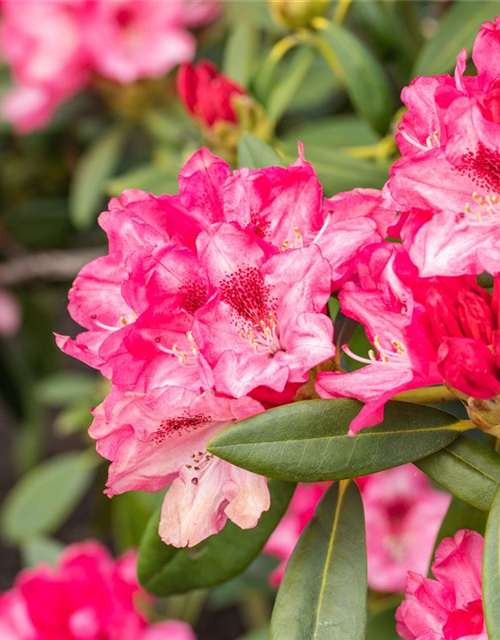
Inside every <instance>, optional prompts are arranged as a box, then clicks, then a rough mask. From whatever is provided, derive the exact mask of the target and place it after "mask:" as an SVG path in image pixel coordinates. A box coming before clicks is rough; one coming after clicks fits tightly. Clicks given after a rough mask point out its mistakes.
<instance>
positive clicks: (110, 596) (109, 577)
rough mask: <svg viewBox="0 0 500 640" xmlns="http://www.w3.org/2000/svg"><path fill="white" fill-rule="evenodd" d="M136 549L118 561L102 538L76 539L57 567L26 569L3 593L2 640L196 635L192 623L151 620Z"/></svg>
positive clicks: (169, 639) (166, 639) (151, 639)
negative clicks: (144, 609)
mask: <svg viewBox="0 0 500 640" xmlns="http://www.w3.org/2000/svg"><path fill="white" fill-rule="evenodd" d="M140 597H142V599H143V600H144V601H145V600H146V598H147V596H146V594H145V593H144V592H142V590H141V589H140V587H139V584H138V582H137V578H136V554H135V553H134V552H129V553H127V554H126V555H125V556H123V557H122V558H120V559H118V560H114V559H113V558H112V557H111V556H110V554H109V552H108V551H107V549H106V548H105V547H104V546H102V545H101V544H100V543H98V542H93V541H87V542H82V543H79V544H74V545H71V546H69V547H67V549H66V550H65V551H64V552H63V554H62V556H61V557H60V559H59V561H58V563H57V567H55V568H54V569H52V568H50V567H48V566H43V565H41V566H38V567H36V568H34V569H26V570H24V571H22V572H21V573H20V574H19V576H18V578H17V580H16V584H15V587H14V588H13V589H12V590H11V591H8V592H6V593H4V594H1V595H0V636H1V637H2V640H41V639H42V638H47V640H48V639H49V638H50V640H160V638H162V640H195V636H194V634H193V632H192V630H191V629H190V628H189V626H188V625H186V624H184V623H182V622H177V621H171V622H164V623H159V624H156V625H152V626H150V625H148V622H147V620H146V619H145V617H144V615H143V613H142V612H141V610H140V608H139V607H138V605H140V602H138V598H140Z"/></svg>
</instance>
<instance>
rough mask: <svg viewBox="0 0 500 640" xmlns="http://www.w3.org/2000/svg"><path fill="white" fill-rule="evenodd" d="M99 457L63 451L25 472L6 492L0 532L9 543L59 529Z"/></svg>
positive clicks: (78, 498)
mask: <svg viewBox="0 0 500 640" xmlns="http://www.w3.org/2000/svg"><path fill="white" fill-rule="evenodd" d="M99 461H100V459H99V458H98V457H97V456H96V455H95V454H94V452H93V451H85V452H84V453H80V452H74V451H73V452H71V453H63V454H60V455H58V456H54V457H53V458H50V459H49V460H46V461H45V462H42V463H41V464H39V465H38V466H37V467H35V468H34V469H32V470H31V471H29V472H28V473H26V474H25V475H24V476H23V477H22V478H21V480H20V481H19V482H18V483H17V484H16V485H15V486H14V488H13V489H12V490H11V491H10V493H9V494H8V495H7V497H6V499H5V502H4V504H3V507H2V511H1V531H2V537H3V538H4V540H5V541H6V542H8V543H10V544H14V543H19V542H22V541H25V540H28V539H29V538H32V537H33V536H36V535H41V534H47V533H51V532H53V531H55V530H56V529H58V528H59V527H60V526H61V525H62V524H63V522H64V521H65V520H66V518H67V517H68V516H69V514H70V513H71V512H72V511H73V509H74V508H75V507H76V505H77V504H78V502H79V501H80V500H81V498H82V496H83V495H84V494H85V492H86V491H87V489H88V488H89V486H90V483H91V482H92V480H93V478H94V475H95V472H96V469H97V464H98V462H99Z"/></svg>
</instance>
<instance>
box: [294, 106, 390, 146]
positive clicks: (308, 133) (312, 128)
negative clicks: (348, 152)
mask: <svg viewBox="0 0 500 640" xmlns="http://www.w3.org/2000/svg"><path fill="white" fill-rule="evenodd" d="M282 139H283V140H284V141H285V143H286V144H287V151H288V152H290V153H291V155H293V154H294V153H296V152H297V142H303V143H304V144H305V145H306V146H307V147H310V148H318V147H319V148H320V149H322V148H325V147H358V146H365V145H373V144H376V143H377V142H378V141H379V140H380V138H379V136H378V135H377V134H376V133H375V132H374V131H373V129H372V128H371V127H370V126H369V125H368V124H367V123H366V122H365V121H364V120H361V118H358V116H355V115H352V114H345V115H344V114H342V115H336V116H329V117H327V118H319V119H318V120H312V121H310V122H309V121H308V122H305V123H302V124H299V125H296V126H294V127H291V128H290V129H287V130H286V132H285V133H284V134H283V135H282Z"/></svg>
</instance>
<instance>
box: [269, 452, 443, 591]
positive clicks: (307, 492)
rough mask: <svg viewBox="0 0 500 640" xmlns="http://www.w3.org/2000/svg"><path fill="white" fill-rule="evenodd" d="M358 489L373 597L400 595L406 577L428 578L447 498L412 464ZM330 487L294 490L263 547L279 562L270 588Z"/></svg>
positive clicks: (360, 483)
mask: <svg viewBox="0 0 500 640" xmlns="http://www.w3.org/2000/svg"><path fill="white" fill-rule="evenodd" d="M356 483H357V484H358V487H359V488H360V490H361V495H362V498H363V506H364V513H365V522H366V547H367V560H368V585H369V586H370V588H371V589H374V590H376V591H385V592H396V591H404V588H405V586H406V576H407V573H408V571H414V572H417V573H427V569H428V568H429V564H430V561H431V556H432V551H433V548H434V542H435V540H436V536H437V533H438V531H439V528H440V526H441V523H442V521H443V518H444V516H445V513H446V511H447V509H448V506H449V503H450V496H449V495H447V494H446V493H443V492H442V491H436V490H435V489H433V487H432V485H431V483H430V481H429V480H428V478H427V477H426V476H425V475H424V474H423V473H422V472H421V471H419V470H418V469H417V468H416V467H414V466H413V465H411V464H407V465H403V466H401V467H397V468H394V469H389V470H387V471H382V472H380V473H375V474H372V475H370V476H364V477H362V478H358V479H357V480H356ZM328 486H329V483H312V484H301V485H299V486H298V487H297V489H296V491H295V493H294V496H293V498H292V501H291V503H290V506H289V508H288V511H287V513H286V514H285V516H284V518H283V519H282V520H281V522H280V524H279V525H278V527H277V528H276V530H275V531H274V532H273V534H272V536H271V537H270V538H269V540H268V542H267V544H266V547H265V551H266V552H267V553H269V554H270V555H272V556H275V557H276V558H278V559H280V560H281V563H280V565H279V566H278V568H277V569H276V570H275V571H274V573H273V574H272V576H271V581H272V583H273V584H276V585H278V584H279V583H280V582H281V579H282V577H283V573H284V571H285V568H286V563H287V562H288V559H289V557H290V556H291V554H292V551H293V549H294V547H295V545H296V544H297V541H298V539H299V536H300V534H301V533H302V531H303V529H304V528H305V526H306V525H307V523H308V522H309V520H310V519H311V518H312V517H313V515H314V511H315V508H316V506H317V504H318V502H319V501H320V499H321V497H322V496H323V494H324V492H325V491H326V489H327V488H328Z"/></svg>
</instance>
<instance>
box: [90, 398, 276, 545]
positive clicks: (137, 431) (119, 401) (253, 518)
mask: <svg viewBox="0 0 500 640" xmlns="http://www.w3.org/2000/svg"><path fill="white" fill-rule="evenodd" d="M261 410H262V407H261V406H260V405H259V403H258V402H256V401H255V400H251V399H250V398H241V399H238V400H233V399H230V398H224V397H216V396H213V395H211V394H208V393H205V394H202V395H199V394H197V393H195V392H193V391H189V390H187V389H185V388H176V387H166V388H162V389H156V390H155V391H153V392H150V393H149V394H145V395H140V394H138V393H123V392H121V391H119V390H118V389H116V388H115V389H114V391H113V392H112V393H111V395H110V396H108V398H107V399H106V400H105V401H104V403H103V405H101V406H100V407H98V408H97V409H96V410H95V412H94V414H95V418H94V422H93V424H92V426H91V428H90V435H91V436H92V437H93V438H95V439H96V440H97V450H98V452H99V453H100V454H101V455H102V456H104V457H105V458H108V459H109V460H112V462H113V464H112V465H111V467H110V470H109V481H108V494H109V495H114V494H117V493H122V492H124V491H129V490H137V489H140V490H143V491H159V490H160V489H163V488H165V487H166V486H168V485H170V489H169V491H168V492H167V495H166V496H165V499H164V503H163V510H162V520H161V523H160V535H161V537H162V538H163V539H164V541H165V542H167V543H168V544H173V545H175V546H180V547H184V546H194V545H196V544H198V543H199V542H201V540H203V539H205V538H206V537H208V536H210V535H212V534H214V533H217V532H218V531H220V529H222V527H223V526H224V524H225V523H226V521H227V518H230V519H231V520H232V521H233V522H235V523H236V524H238V525H239V526H240V527H242V528H243V529H247V528H250V527H254V526H255V525H256V524H257V522H258V520H259V517H260V515H261V513H262V512H263V511H266V510H267V509H269V504H270V503H269V492H268V489H267V484H266V480H265V478H263V477H261V476H257V475H255V474H253V473H250V472H248V471H243V470H242V469H239V468H237V467H234V466H232V465H230V464H229V463H227V462H224V461H223V460H220V459H218V458H215V457H214V456H212V455H211V454H209V453H207V451H206V450H205V446H206V444H207V443H208V441H209V440H210V439H211V438H212V437H213V436H214V435H215V434H216V433H217V432H218V431H220V430H221V429H223V428H224V427H226V426H228V425H229V424H231V423H232V422H235V421H237V420H242V419H243V418H246V417H248V416H250V415H254V414H256V413H259V412H260V411H261Z"/></svg>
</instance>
